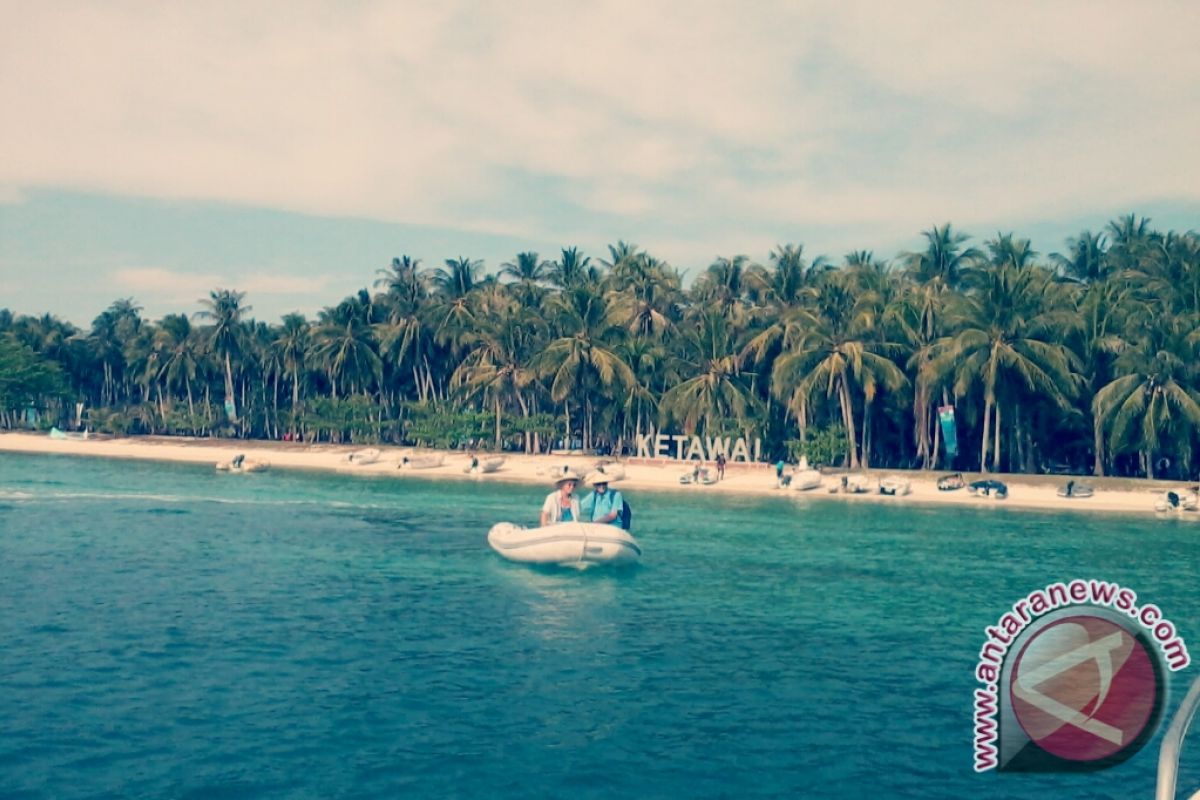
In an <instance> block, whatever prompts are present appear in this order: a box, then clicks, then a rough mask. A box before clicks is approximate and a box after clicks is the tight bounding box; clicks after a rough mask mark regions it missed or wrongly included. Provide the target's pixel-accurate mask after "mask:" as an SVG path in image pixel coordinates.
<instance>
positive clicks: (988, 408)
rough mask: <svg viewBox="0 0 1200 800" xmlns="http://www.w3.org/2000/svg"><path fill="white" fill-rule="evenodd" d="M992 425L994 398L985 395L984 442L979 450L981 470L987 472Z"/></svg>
mask: <svg viewBox="0 0 1200 800" xmlns="http://www.w3.org/2000/svg"><path fill="white" fill-rule="evenodd" d="M991 425H992V398H991V397H985V398H984V400H983V442H982V443H981V444H980V446H979V447H980V450H979V471H980V472H987V471H988V468H987V457H988V441H989V439H990V434H991Z"/></svg>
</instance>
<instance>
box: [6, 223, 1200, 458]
mask: <svg viewBox="0 0 1200 800" xmlns="http://www.w3.org/2000/svg"><path fill="white" fill-rule="evenodd" d="M923 237H924V240H925V246H924V248H923V249H921V250H919V251H917V252H911V253H901V254H899V255H898V256H897V257H896V259H894V260H893V261H892V262H885V261H881V260H878V259H875V258H874V257H873V256H872V254H871V253H867V252H857V253H851V254H850V255H848V256H846V258H845V259H844V261H843V263H842V264H840V265H835V264H832V263H830V262H828V261H827V260H826V259H824V258H816V259H812V260H811V261H810V260H809V259H807V258H806V257H805V256H804V251H803V248H802V247H801V246H798V245H784V246H781V247H779V248H777V249H776V250H775V251H774V252H773V253H771V257H770V260H769V262H768V263H767V264H765V265H759V264H754V263H752V262H751V261H750V260H749V259H748V258H746V257H745V256H740V255H739V256H733V257H729V258H724V257H723V258H718V259H716V260H715V261H714V262H713V264H712V265H711V266H710V267H708V269H707V270H706V271H705V272H704V273H702V274H701V275H699V276H698V277H697V278H696V280H695V281H694V282H693V283H692V285H691V286H690V287H688V288H685V287H684V282H683V276H682V275H681V274H680V272H679V271H678V270H676V269H675V268H673V267H672V266H670V265H669V264H666V263H664V262H662V261H660V260H658V259H656V258H654V257H653V256H651V255H649V254H647V253H645V252H643V251H641V250H639V249H638V248H637V247H636V246H634V245H630V244H626V243H625V242H619V243H617V244H616V245H612V246H610V247H609V252H608V259H607V260H597V261H593V260H592V259H591V258H589V257H587V256H585V255H583V254H582V253H580V252H579V251H578V250H577V249H575V248H571V249H567V250H563V251H562V253H561V254H560V256H559V258H558V259H557V260H555V261H545V260H541V259H540V258H539V257H538V255H537V254H536V253H520V254H518V255H517V256H516V258H515V259H514V260H513V261H512V262H511V263H506V264H503V265H502V266H501V268H500V269H499V271H498V272H497V273H496V274H494V275H487V274H484V271H483V265H482V263H481V262H478V261H475V260H472V259H469V258H462V257H460V258H456V259H448V260H446V261H445V262H444V263H443V264H442V266H440V267H436V268H432V269H430V268H426V267H424V266H423V265H422V264H421V262H420V261H419V260H416V259H413V258H410V257H408V256H404V257H401V258H397V259H394V260H393V262H392V264H391V265H390V267H388V268H387V269H382V270H379V272H378V276H379V278H378V280H377V281H376V282H375V291H374V292H372V291H369V290H367V289H363V290H361V291H359V292H358V293H357V294H355V295H353V296H350V297H347V298H345V299H344V300H342V301H341V302H340V303H338V304H337V305H334V306H330V307H327V308H325V309H324V310H322V311H321V312H320V313H319V314H318V317H317V319H316V320H315V321H309V320H306V319H305V318H304V317H303V316H301V315H299V314H289V315H287V316H285V317H284V318H283V320H282V321H281V322H280V323H279V324H276V325H270V324H267V323H264V322H259V321H256V320H253V319H251V318H250V317H249V316H248V314H249V312H250V310H251V309H250V307H249V306H247V305H246V304H245V297H244V295H243V294H242V293H240V292H236V291H231V290H226V289H216V290H214V291H213V292H212V293H211V295H210V296H209V297H208V298H206V299H204V300H203V301H201V307H200V309H199V310H197V311H196V312H195V313H194V314H193V315H192V316H190V317H189V316H186V315H183V314H170V315H168V316H166V317H164V318H163V319H162V320H160V321H158V322H151V321H148V320H145V319H143V318H142V316H141V314H140V309H139V307H138V306H137V305H136V304H135V303H134V302H133V300H131V299H124V300H118V301H117V302H115V303H113V304H112V306H111V307H109V308H108V309H107V310H106V311H104V312H103V313H102V314H101V315H100V316H99V317H97V318H96V320H95V321H94V322H93V323H92V327H91V330H89V331H80V330H77V329H75V328H74V327H73V326H71V325H69V324H66V323H64V322H62V321H60V320H58V319H56V318H55V317H53V316H50V315H46V316H43V317H39V318H34V317H20V318H15V319H14V318H13V317H12V315H11V314H8V313H7V312H0V335H3V337H4V338H3V339H0V341H3V342H6V343H7V344H5V345H4V346H3V347H2V348H0V360H2V362H0V402H2V404H3V407H4V410H5V414H4V416H3V419H2V422H3V424H4V425H8V426H12V425H18V424H21V419H22V417H21V415H20V414H19V413H14V412H19V411H20V410H21V409H22V408H23V407H24V406H25V405H27V404H29V403H31V402H33V403H34V404H36V405H37V406H39V407H40V408H41V409H42V410H43V412H45V413H48V414H50V415H51V417H54V418H56V419H58V421H59V422H60V424H67V423H69V422H70V421H71V417H72V416H73V414H74V403H75V402H76V401H78V402H82V403H84V404H85V406H86V407H87V409H88V412H87V414H88V419H89V420H90V421H91V422H92V424H93V425H96V426H100V427H102V428H104V429H107V430H113V431H132V432H144V433H186V434H195V435H212V434H218V435H233V436H243V437H270V438H282V437H285V436H287V437H297V438H304V439H307V440H310V441H311V440H326V441H354V442H372V441H387V442H414V443H417V442H419V443H426V444H438V445H451V446H456V445H457V446H464V445H467V444H470V443H472V442H474V443H476V444H482V445H483V446H488V447H493V448H500V447H505V448H516V447H520V448H523V449H526V450H534V449H545V448H546V447H548V446H550V445H551V443H552V442H555V441H559V440H570V441H571V443H572V444H573V445H574V446H582V447H585V448H612V449H614V450H618V451H619V450H621V449H626V450H627V449H630V448H631V447H632V446H633V442H634V437H635V436H637V435H640V434H645V433H651V432H656V431H658V430H659V429H661V430H664V431H667V432H672V433H675V432H682V433H698V434H700V435H710V436H718V435H719V436H750V437H761V438H762V439H763V454H764V457H767V458H771V459H774V458H777V457H779V456H780V455H784V454H787V453H788V452H789V450H791V452H792V454H793V455H794V454H796V453H799V452H800V451H801V450H807V449H812V450H813V451H814V452H813V454H814V455H817V453H816V451H818V450H819V451H820V455H819V459H820V460H822V461H825V460H827V459H828V460H834V453H833V452H829V451H830V450H831V448H837V450H838V451H839V452H838V453H837V458H836V460H838V461H840V462H842V463H845V464H847V465H848V466H874V467H878V466H923V467H926V468H931V467H935V466H951V465H950V464H948V463H946V461H945V456H944V453H943V452H942V448H941V446H940V430H939V428H938V425H937V420H936V411H937V407H938V406H939V405H953V406H955V407H956V411H957V414H956V416H957V420H958V424H959V431H958V433H959V436H958V442H959V446H960V450H961V453H960V455H959V457H958V459H957V462H958V463H957V464H955V465H954V466H957V467H960V468H965V467H971V466H975V465H979V466H980V467H981V468H984V469H1005V470H1012V471H1038V470H1045V469H1050V468H1063V469H1066V468H1071V469H1074V470H1076V471H1085V470H1087V471H1095V472H1097V473H1102V472H1109V473H1116V474H1131V475H1133V474H1141V475H1146V474H1154V472H1155V471H1158V472H1160V473H1162V472H1163V471H1164V470H1165V471H1167V472H1169V473H1172V474H1176V475H1180V476H1188V477H1190V475H1191V471H1192V469H1193V464H1194V462H1195V458H1196V454H1197V444H1198V441H1200V437H1198V433H1200V391H1198V390H1200V366H1198V365H1200V361H1198V359H1197V355H1198V354H1200V334H1198V333H1197V324H1198V321H1200V236H1198V235H1197V234H1196V233H1193V232H1188V233H1185V234H1177V233H1173V232H1171V233H1162V232H1159V231H1156V230H1154V229H1153V228H1152V227H1151V226H1150V224H1149V221H1148V220H1145V219H1139V218H1137V217H1135V216H1133V215H1130V216H1128V217H1124V218H1121V219H1118V220H1114V221H1113V222H1111V223H1109V224H1108V225H1107V226H1106V228H1105V230H1104V232H1103V233H1100V234H1093V233H1090V232H1086V231H1085V232H1083V233H1081V234H1080V235H1079V236H1078V237H1076V238H1073V239H1071V240H1069V241H1068V242H1067V243H1066V248H1065V249H1064V251H1063V252H1062V253H1054V254H1051V255H1050V256H1048V257H1045V258H1043V257H1040V256H1039V254H1037V253H1035V252H1033V251H1032V250H1031V248H1030V245H1029V242H1028V241H1027V240H1024V239H1019V238H1016V237H1015V236H1013V235H1012V234H1003V235H997V236H996V237H995V238H992V239H989V240H986V241H984V242H982V243H981V245H980V246H979V247H973V246H971V244H970V242H969V239H968V237H966V236H965V235H963V234H961V233H959V232H956V231H954V230H953V229H952V228H951V226H950V225H945V226H942V227H935V228H933V229H931V230H928V231H925V232H924V233H923ZM57 375H61V382H60V381H59V380H58V379H57V378H56V377H55V376H57ZM813 432H820V433H813Z"/></svg>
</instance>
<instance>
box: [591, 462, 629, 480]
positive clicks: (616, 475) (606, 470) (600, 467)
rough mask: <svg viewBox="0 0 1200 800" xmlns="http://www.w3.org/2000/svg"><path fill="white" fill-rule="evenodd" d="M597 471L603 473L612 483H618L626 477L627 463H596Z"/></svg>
mask: <svg viewBox="0 0 1200 800" xmlns="http://www.w3.org/2000/svg"><path fill="white" fill-rule="evenodd" d="M596 472H600V473H603V474H604V475H605V476H606V477H607V478H608V480H609V482H610V483H616V482H617V481H619V480H621V479H623V478H624V477H625V465H624V464H619V463H617V462H616V461H605V462H601V463H599V464H597V465H596Z"/></svg>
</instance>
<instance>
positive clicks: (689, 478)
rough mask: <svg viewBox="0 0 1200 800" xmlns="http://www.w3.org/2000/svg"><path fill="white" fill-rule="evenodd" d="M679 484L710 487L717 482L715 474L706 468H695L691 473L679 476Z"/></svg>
mask: <svg viewBox="0 0 1200 800" xmlns="http://www.w3.org/2000/svg"><path fill="white" fill-rule="evenodd" d="M679 482H680V483H681V484H683V485H684V486H689V485H700V486H712V485H713V484H714V483H716V482H717V474H716V472H714V471H713V470H711V469H709V468H708V467H696V468H695V469H693V470H692V471H691V472H685V473H683V474H682V475H680V476H679Z"/></svg>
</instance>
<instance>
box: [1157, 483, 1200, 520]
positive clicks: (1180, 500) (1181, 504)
mask: <svg viewBox="0 0 1200 800" xmlns="http://www.w3.org/2000/svg"><path fill="white" fill-rule="evenodd" d="M1171 495H1175V497H1174V499H1173V500H1172V499H1171ZM1198 508H1200V496H1197V495H1196V493H1195V492H1190V491H1188V490H1187V489H1176V490H1172V491H1169V492H1163V494H1162V496H1160V497H1159V499H1158V500H1157V501H1156V502H1155V503H1154V510H1155V511H1157V512H1159V513H1160V514H1172V513H1176V512H1184V511H1195V510H1197V509H1198Z"/></svg>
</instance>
